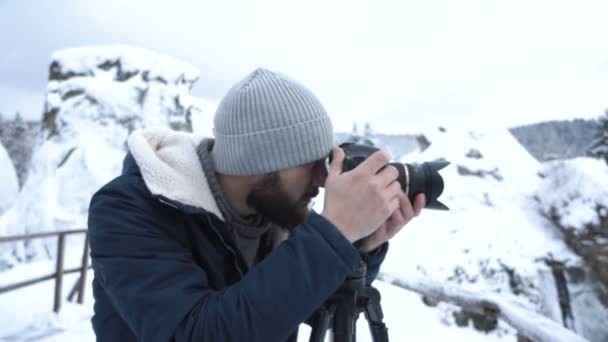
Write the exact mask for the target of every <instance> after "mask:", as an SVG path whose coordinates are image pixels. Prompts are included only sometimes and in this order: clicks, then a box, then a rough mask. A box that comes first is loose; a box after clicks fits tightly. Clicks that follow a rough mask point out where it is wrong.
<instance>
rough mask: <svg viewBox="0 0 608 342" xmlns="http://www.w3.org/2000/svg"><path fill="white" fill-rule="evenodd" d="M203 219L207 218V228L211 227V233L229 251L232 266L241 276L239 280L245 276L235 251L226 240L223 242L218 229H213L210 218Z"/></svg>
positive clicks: (207, 216)
mask: <svg viewBox="0 0 608 342" xmlns="http://www.w3.org/2000/svg"><path fill="white" fill-rule="evenodd" d="M205 217H206V218H207V222H209V226H211V228H212V229H213V231H214V232H215V234H217V236H219V238H220V240H222V243H223V244H224V246H226V248H228V250H229V251H230V253H231V254H232V261H233V262H234V266H236V269H237V271H238V272H239V275H240V276H241V278H243V277H244V276H245V273H244V272H243V270H242V269H241V267H240V266H239V262H238V258H239V256H238V254H237V253H236V251H235V250H234V249H233V248H232V247H231V246H230V245H229V244H228V243H227V242H226V240H224V237H223V236H222V234H220V232H219V231H218V229H217V228H216V227H215V225H214V224H213V222H211V218H210V217H209V215H205Z"/></svg>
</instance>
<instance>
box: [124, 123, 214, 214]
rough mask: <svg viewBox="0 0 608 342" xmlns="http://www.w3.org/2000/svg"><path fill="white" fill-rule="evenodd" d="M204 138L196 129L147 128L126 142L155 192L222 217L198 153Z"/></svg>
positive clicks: (152, 190) (136, 132) (133, 134)
mask: <svg viewBox="0 0 608 342" xmlns="http://www.w3.org/2000/svg"><path fill="white" fill-rule="evenodd" d="M203 139H205V137H204V136H201V135H197V134H194V133H186V132H179V131H173V130H170V129H167V128H148V129H142V130H136V131H134V132H133V133H131V135H130V136H129V138H128V139H127V145H128V147H129V151H130V152H131V155H132V156H133V159H134V160H135V163H136V164H137V166H138V167H139V169H140V172H141V174H142V177H143V179H144V182H145V183H146V186H147V187H148V189H149V190H150V192H151V193H152V194H153V195H161V196H164V197H166V198H168V199H171V200H173V201H176V202H179V203H182V204H186V205H189V206H193V207H197V208H202V209H204V210H206V211H208V212H211V213H213V214H215V215H217V216H218V217H219V218H220V219H222V220H223V219H224V218H223V216H222V213H221V211H220V209H219V207H218V205H217V203H216V201H215V198H214V197H213V193H212V192H211V188H210V187H209V183H208V182H207V177H206V176H205V173H204V171H203V166H202V165H201V162H200V159H199V156H198V154H197V147H198V145H199V144H200V143H201V141H202V140H203Z"/></svg>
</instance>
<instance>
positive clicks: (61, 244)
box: [53, 233, 65, 313]
mask: <svg viewBox="0 0 608 342" xmlns="http://www.w3.org/2000/svg"><path fill="white" fill-rule="evenodd" d="M64 254H65V234H64V233H61V234H59V241H58V242H57V267H56V269H55V303H54V305H53V311H55V313H58V312H59V309H61V288H62V285H63V257H64Z"/></svg>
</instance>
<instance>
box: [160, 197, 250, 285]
mask: <svg viewBox="0 0 608 342" xmlns="http://www.w3.org/2000/svg"><path fill="white" fill-rule="evenodd" d="M158 201H159V202H161V203H163V204H165V205H168V206H170V207H172V208H175V209H179V208H178V206H177V205H175V204H173V203H171V202H169V201H166V200H164V199H163V198H162V197H158ZM205 217H206V218H207V222H209V226H211V229H213V231H214V232H215V234H217V236H218V237H219V238H220V240H222V243H223V244H224V246H225V247H226V248H227V249H228V251H230V254H232V261H233V262H234V266H236V270H237V271H238V272H239V275H240V276H241V278H243V277H244V276H245V273H244V272H243V270H242V269H241V267H240V266H239V262H238V258H239V256H238V254H237V253H236V251H235V250H234V249H233V248H232V247H231V246H230V245H229V244H228V243H227V242H226V240H224V237H223V236H222V234H220V232H219V231H218V229H217V228H216V227H215V225H214V224H213V222H211V218H210V217H209V215H208V214H205Z"/></svg>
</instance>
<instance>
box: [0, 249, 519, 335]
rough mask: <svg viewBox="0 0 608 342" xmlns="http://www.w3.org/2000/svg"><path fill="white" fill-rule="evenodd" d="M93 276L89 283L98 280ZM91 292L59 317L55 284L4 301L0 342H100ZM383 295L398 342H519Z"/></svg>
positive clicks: (394, 292) (407, 298) (43, 266)
mask: <svg viewBox="0 0 608 342" xmlns="http://www.w3.org/2000/svg"><path fill="white" fill-rule="evenodd" d="M54 266H55V265H54V262H50V261H49V262H37V263H33V264H30V265H26V266H20V267H18V268H17V269H14V270H10V271H7V272H5V273H3V274H2V276H1V278H0V286H2V285H6V284H9V283H12V282H15V281H17V280H18V279H23V278H24V277H25V278H27V277H32V275H35V274H47V273H49V272H52V270H53V269H54ZM92 277H93V272H92V271H89V273H88V278H89V279H92ZM77 278H78V276H77V275H75V274H70V275H67V276H66V277H65V278H64V288H63V294H64V296H63V298H64V299H65V298H67V296H68V293H69V291H70V289H71V287H72V286H73V284H74V283H75V282H76V280H77ZM88 283H89V286H88V287H87V289H86V290H85V301H84V304H82V305H80V304H77V303H75V302H68V301H67V300H64V302H63V304H62V308H61V311H60V313H59V314H58V315H55V314H53V313H52V307H53V293H54V281H53V280H50V281H46V282H44V283H41V284H37V285H34V286H30V287H27V288H25V289H21V290H19V291H15V292H10V293H7V294H3V295H0V307H2V308H3V309H2V311H0V322H2V325H1V326H0V341H7V342H8V341H14V342H17V341H24V342H25V341H45V342H51V341H53V342H54V341H57V342H59V341H61V342H72V341H73V342H83V341H94V340H95V335H94V334H93V331H92V329H91V323H90V319H91V316H92V313H93V297H92V291H91V287H90V282H88ZM376 285H377V288H378V289H379V290H380V291H381V293H382V296H383V300H382V307H383V310H384V315H385V320H384V321H385V323H386V325H387V326H388V328H389V336H390V338H391V340H393V341H404V340H406V339H407V340H416V341H417V340H428V341H442V340H448V339H449V340H452V341H470V342H475V341H514V339H513V337H512V336H505V337H504V338H501V337H499V336H497V335H496V334H492V335H484V334H480V333H479V332H477V331H474V330H473V329H472V328H458V327H455V326H446V325H444V324H442V323H441V317H440V314H439V312H438V311H437V310H435V309H433V308H430V307H427V306H425V305H424V304H423V303H422V301H421V300H420V297H419V296H418V295H417V294H414V293H412V292H408V291H405V290H403V289H400V288H397V287H394V286H391V285H388V284H384V283H381V282H377V283H376ZM357 323H358V327H357V329H358V332H359V334H358V335H359V337H360V340H361V341H371V336H370V334H369V328H368V326H367V321H366V320H365V318H364V316H363V315H361V317H360V318H359V320H358V321H357ZM309 336H310V328H309V327H308V326H306V325H303V326H302V327H301V329H300V338H299V340H300V341H308V338H309Z"/></svg>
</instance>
